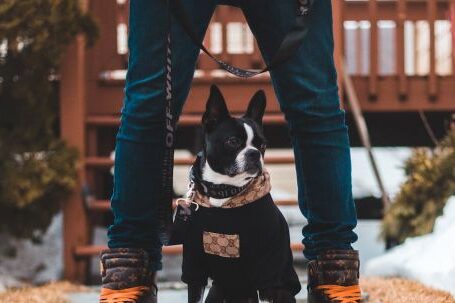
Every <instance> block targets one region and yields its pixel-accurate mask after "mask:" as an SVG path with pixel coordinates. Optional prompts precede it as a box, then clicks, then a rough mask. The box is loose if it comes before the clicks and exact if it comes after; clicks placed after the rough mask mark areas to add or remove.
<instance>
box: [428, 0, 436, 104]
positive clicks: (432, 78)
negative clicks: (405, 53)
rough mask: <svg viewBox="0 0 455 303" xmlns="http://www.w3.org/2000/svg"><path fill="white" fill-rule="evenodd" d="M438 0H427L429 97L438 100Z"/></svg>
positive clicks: (431, 99)
mask: <svg viewBox="0 0 455 303" xmlns="http://www.w3.org/2000/svg"><path fill="white" fill-rule="evenodd" d="M436 2H437V0H427V9H428V25H429V30H430V72H429V75H428V98H429V99H430V101H436V99H437V97H438V96H437V95H438V88H437V85H438V83H437V81H438V80H437V76H436V35H435V22H436V11H437V3H436Z"/></svg>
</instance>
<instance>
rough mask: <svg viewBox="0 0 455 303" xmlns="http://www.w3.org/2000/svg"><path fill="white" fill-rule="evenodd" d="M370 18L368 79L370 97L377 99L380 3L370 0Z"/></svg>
mask: <svg viewBox="0 0 455 303" xmlns="http://www.w3.org/2000/svg"><path fill="white" fill-rule="evenodd" d="M368 14H369V20H370V76H369V81H368V90H369V94H368V95H369V96H368V97H369V99H370V100H374V101H376V99H377V97H378V51H379V49H378V3H377V0H370V1H368Z"/></svg>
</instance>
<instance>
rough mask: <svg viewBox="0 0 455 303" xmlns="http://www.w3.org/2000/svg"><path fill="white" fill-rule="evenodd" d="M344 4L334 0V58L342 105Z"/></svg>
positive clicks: (341, 1)
mask: <svg viewBox="0 0 455 303" xmlns="http://www.w3.org/2000/svg"><path fill="white" fill-rule="evenodd" d="M343 4H344V0H332V11H333V40H334V43H335V45H334V54H333V56H334V59H335V67H336V69H337V74H338V92H339V94H340V105H341V107H344V105H343V70H342V68H343V64H342V62H343V60H344V58H343V57H344V49H343V48H344V26H343Z"/></svg>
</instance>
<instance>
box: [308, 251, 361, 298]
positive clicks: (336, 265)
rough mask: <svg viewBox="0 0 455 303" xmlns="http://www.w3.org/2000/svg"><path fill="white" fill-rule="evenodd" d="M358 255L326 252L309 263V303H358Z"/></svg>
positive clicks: (359, 294)
mask: <svg viewBox="0 0 455 303" xmlns="http://www.w3.org/2000/svg"><path fill="white" fill-rule="evenodd" d="M359 265H360V262H359V253H358V252H357V251H355V250H329V251H326V252H324V253H323V254H321V255H319V256H318V258H317V260H314V261H311V262H309V263H308V303H360V302H361V292H360V287H359Z"/></svg>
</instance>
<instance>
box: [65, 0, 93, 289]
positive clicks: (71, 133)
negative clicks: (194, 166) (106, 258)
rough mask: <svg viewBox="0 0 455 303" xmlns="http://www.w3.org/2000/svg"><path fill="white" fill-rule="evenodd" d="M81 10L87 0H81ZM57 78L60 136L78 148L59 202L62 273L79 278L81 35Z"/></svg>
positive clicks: (84, 235) (82, 231)
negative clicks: (73, 177) (73, 180)
mask: <svg viewBox="0 0 455 303" xmlns="http://www.w3.org/2000/svg"><path fill="white" fill-rule="evenodd" d="M80 3H81V7H82V9H83V10H84V11H86V10H87V9H88V0H81V1H80ZM60 74H61V81H60V125H61V136H62V138H63V139H64V140H65V141H66V142H67V143H68V145H70V146H73V147H76V148H77V149H78V150H79V152H80V158H79V165H78V177H79V178H78V184H77V186H76V188H75V190H74V192H73V193H72V194H71V196H70V197H69V198H68V200H66V201H64V203H63V207H62V208H63V259H64V260H63V261H64V277H65V279H68V280H71V281H78V282H83V279H85V276H86V270H87V262H78V261H77V260H76V259H75V257H74V250H75V248H76V247H77V246H78V245H86V244H87V242H88V240H89V227H88V221H87V216H86V213H85V210H84V204H83V200H82V194H81V193H82V184H83V182H84V180H85V166H84V154H85V123H84V122H85V92H86V87H85V80H86V79H85V78H86V69H85V39H84V37H82V36H78V37H76V39H75V41H74V43H73V44H71V45H70V46H69V47H68V49H67V52H66V54H65V57H64V59H63V61H62V65H61V70H60Z"/></svg>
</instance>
